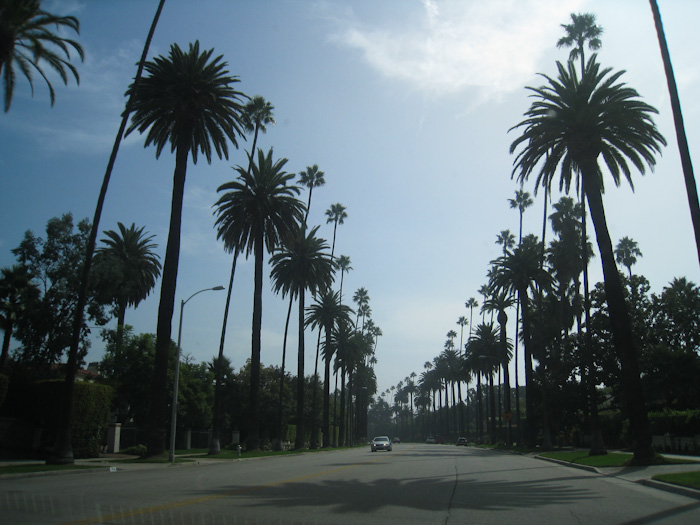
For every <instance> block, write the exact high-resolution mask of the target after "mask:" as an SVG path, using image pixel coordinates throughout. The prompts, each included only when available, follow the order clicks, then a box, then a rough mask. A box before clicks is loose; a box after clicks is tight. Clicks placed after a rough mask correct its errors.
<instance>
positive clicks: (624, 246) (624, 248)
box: [615, 237, 642, 279]
mask: <svg viewBox="0 0 700 525" xmlns="http://www.w3.org/2000/svg"><path fill="white" fill-rule="evenodd" d="M641 256H642V252H641V250H640V249H639V246H638V245H637V241H634V240H632V239H630V238H629V237H623V238H622V239H620V240H619V242H618V243H617V246H616V247H615V260H616V261H617V262H618V263H620V264H622V265H623V266H625V267H626V268H627V271H628V272H629V274H630V279H631V278H632V266H633V265H634V264H635V263H636V262H637V257H641Z"/></svg>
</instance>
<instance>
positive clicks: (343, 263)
mask: <svg viewBox="0 0 700 525" xmlns="http://www.w3.org/2000/svg"><path fill="white" fill-rule="evenodd" d="M337 264H338V269H339V270H340V290H339V291H338V294H339V295H340V302H341V303H342V302H343V278H344V277H345V274H346V273H348V272H349V271H350V270H352V266H350V257H348V256H347V255H340V256H338V261H337Z"/></svg>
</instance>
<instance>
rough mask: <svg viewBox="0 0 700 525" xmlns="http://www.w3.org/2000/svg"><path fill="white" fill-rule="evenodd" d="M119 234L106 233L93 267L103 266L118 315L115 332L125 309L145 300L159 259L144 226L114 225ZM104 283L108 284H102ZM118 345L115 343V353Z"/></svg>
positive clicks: (151, 286) (120, 324) (119, 326)
mask: <svg viewBox="0 0 700 525" xmlns="http://www.w3.org/2000/svg"><path fill="white" fill-rule="evenodd" d="M117 228H118V230H119V231H118V232H116V231H114V230H106V231H105V232H104V234H105V236H106V238H105V239H102V243H103V244H104V246H103V247H100V248H98V249H97V250H96V251H95V264H96V265H97V266H100V265H104V268H105V271H106V272H107V274H106V275H105V277H107V278H108V279H109V283H108V284H109V285H110V286H109V288H110V295H111V296H112V297H111V298H112V299H113V300H114V306H115V311H116V314H117V329H120V328H122V329H123V328H124V318H125V315H126V309H127V307H133V308H136V307H137V306H138V305H139V304H140V303H141V301H143V300H144V299H146V297H148V294H149V293H151V290H152V289H153V288H154V287H155V285H156V281H157V280H158V277H160V269H161V265H160V256H159V255H158V254H156V253H153V250H154V248H157V247H158V245H157V244H155V243H153V242H151V241H152V240H153V237H154V236H153V235H148V234H144V232H143V230H144V228H145V226H142V227H141V228H136V225H135V224H134V223H132V224H131V226H129V227H128V228H127V227H126V226H124V225H123V224H122V223H121V222H118V223H117ZM105 284H107V283H105ZM118 350H119V344H117V351H118Z"/></svg>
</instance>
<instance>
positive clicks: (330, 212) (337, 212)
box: [326, 202, 348, 257]
mask: <svg viewBox="0 0 700 525" xmlns="http://www.w3.org/2000/svg"><path fill="white" fill-rule="evenodd" d="M346 209H347V208H346V207H345V206H343V205H342V204H340V203H339V202H337V203H335V204H331V207H330V208H328V209H327V210H326V217H328V218H327V219H326V224H329V223H331V222H332V223H333V244H332V246H331V257H333V255H334V254H335V236H336V233H337V231H338V224H343V223H344V222H345V219H347V218H348V214H347V212H346V211H345V210H346Z"/></svg>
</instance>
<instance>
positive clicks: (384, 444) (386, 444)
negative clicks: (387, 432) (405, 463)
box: [369, 436, 391, 452]
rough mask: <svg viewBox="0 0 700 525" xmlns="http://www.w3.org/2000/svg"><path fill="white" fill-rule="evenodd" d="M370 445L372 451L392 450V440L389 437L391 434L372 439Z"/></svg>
mask: <svg viewBox="0 0 700 525" xmlns="http://www.w3.org/2000/svg"><path fill="white" fill-rule="evenodd" d="M369 447H370V449H371V450H372V452H376V451H377V450H386V451H387V452H391V440H390V439H389V436H378V437H376V438H374V439H373V440H372V442H371V443H370V444H369Z"/></svg>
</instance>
